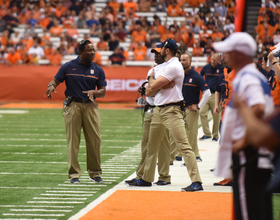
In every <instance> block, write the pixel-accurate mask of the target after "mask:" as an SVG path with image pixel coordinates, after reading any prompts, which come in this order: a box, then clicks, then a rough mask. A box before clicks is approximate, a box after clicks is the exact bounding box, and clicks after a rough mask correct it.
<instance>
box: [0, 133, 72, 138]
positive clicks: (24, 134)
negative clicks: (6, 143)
mask: <svg viewBox="0 0 280 220" xmlns="http://www.w3.org/2000/svg"><path fill="white" fill-rule="evenodd" d="M0 135H5V136H7V135H14V133H5V134H0ZM17 135H21V136H63V137H64V136H66V135H65V134H37V133H32V134H30V133H19V134H17Z"/></svg>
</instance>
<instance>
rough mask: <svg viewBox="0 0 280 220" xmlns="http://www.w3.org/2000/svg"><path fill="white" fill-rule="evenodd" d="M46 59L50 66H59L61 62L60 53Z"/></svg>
mask: <svg viewBox="0 0 280 220" xmlns="http://www.w3.org/2000/svg"><path fill="white" fill-rule="evenodd" d="M48 59H49V61H50V63H51V64H52V65H60V64H61V61H62V56H61V54H60V53H56V54H53V55H50V56H48Z"/></svg>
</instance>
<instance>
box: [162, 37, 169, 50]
mask: <svg viewBox="0 0 280 220" xmlns="http://www.w3.org/2000/svg"><path fill="white" fill-rule="evenodd" d="M169 40H170V38H167V39H166V40H165V43H164V45H163V47H165V48H169Z"/></svg>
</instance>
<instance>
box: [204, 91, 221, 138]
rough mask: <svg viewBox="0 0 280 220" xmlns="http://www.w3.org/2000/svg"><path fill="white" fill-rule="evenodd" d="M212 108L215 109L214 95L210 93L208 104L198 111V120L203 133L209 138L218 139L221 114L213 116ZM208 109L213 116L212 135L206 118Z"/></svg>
mask: <svg viewBox="0 0 280 220" xmlns="http://www.w3.org/2000/svg"><path fill="white" fill-rule="evenodd" d="M214 108H215V93H212V94H211V96H210V98H209V100H208V102H207V103H206V104H205V105H204V106H203V107H202V108H201V109H200V120H201V126H202V130H203V133H204V134H205V135H207V136H209V137H211V136H212V137H213V138H217V139H218V138H219V125H220V118H221V114H214ZM209 109H210V111H211V113H212V116H213V127H212V135H211V132H210V130H209V123H208V117H207V116H208V111H209ZM220 112H221V111H220Z"/></svg>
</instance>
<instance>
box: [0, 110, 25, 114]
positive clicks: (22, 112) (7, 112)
mask: <svg viewBox="0 0 280 220" xmlns="http://www.w3.org/2000/svg"><path fill="white" fill-rule="evenodd" d="M26 113H29V111H28V110H0V114H26Z"/></svg>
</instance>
